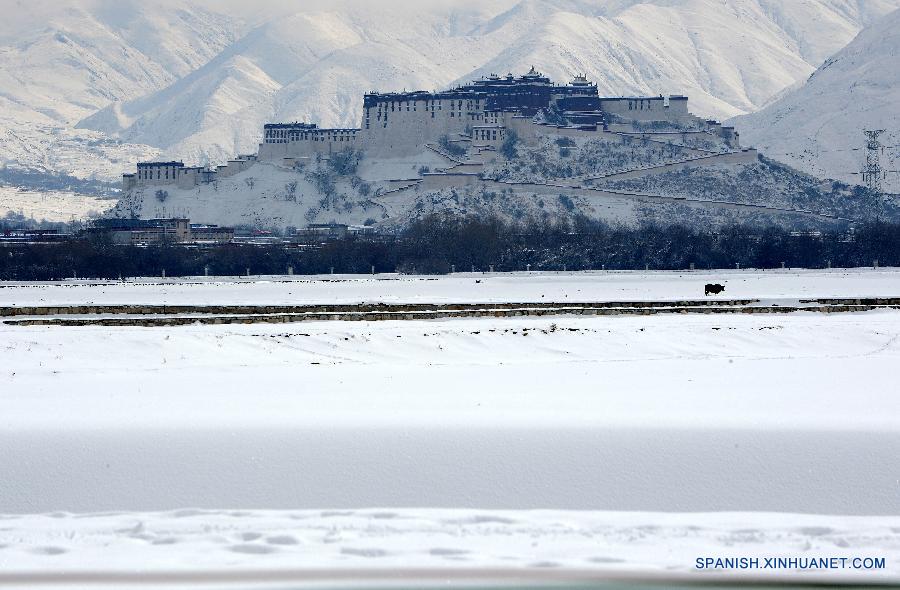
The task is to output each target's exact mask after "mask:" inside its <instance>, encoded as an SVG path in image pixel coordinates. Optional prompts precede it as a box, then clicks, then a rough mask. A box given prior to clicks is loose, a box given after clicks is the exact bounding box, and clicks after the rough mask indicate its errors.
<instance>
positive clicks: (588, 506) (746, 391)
mask: <svg viewBox="0 0 900 590" xmlns="http://www.w3.org/2000/svg"><path fill="white" fill-rule="evenodd" d="M713 278H716V279H721V280H723V281H727V282H726V283H725V284H726V285H727V290H726V295H729V296H731V297H751V298H752V297H759V298H765V299H768V300H772V301H774V300H792V299H797V298H805V297H816V296H851V295H852V296H896V295H897V294H898V293H900V271H897V270H895V269H879V270H853V271H831V272H824V271H823V272H813V271H804V272H799V271H777V272H756V271H741V272H737V271H729V272H720V273H714V274H708V273H699V272H698V273H681V274H678V273H570V274H560V275H556V274H533V275H526V274H522V275H477V276H476V275H461V276H453V277H442V278H437V279H435V278H429V277H408V276H404V277H382V278H379V277H348V276H335V277H330V276H329V277H316V278H300V277H293V279H294V280H292V281H289V282H276V278H275V277H272V278H270V279H268V280H246V279H244V280H233V281H212V280H210V281H203V280H202V279H196V280H194V281H176V280H171V281H167V282H163V283H161V282H151V281H149V280H148V281H144V282H140V283H125V284H105V285H93V286H91V285H87V284H78V283H74V282H72V283H70V282H66V283H63V284H54V285H41V286H37V285H29V286H23V285H18V286H17V285H12V284H9V283H6V284H2V285H0V286H2V287H3V288H0V305H25V304H29V305H33V304H70V303H85V302H95V303H99V302H105V303H134V302H146V303H209V304H212V303H260V304H262V303H300V302H312V301H322V302H338V301H344V302H348V301H445V302H446V301H541V300H545V301H565V300H566V299H568V300H579V301H592V300H593V301H597V300H639V299H683V298H702V286H703V284H704V283H705V282H707V281H708V280H711V279H713ZM476 280H477V281H481V282H480V283H477V282H476ZM898 339H900V312H898V311H889V310H885V311H875V312H866V313H843V314H814V313H794V314H790V315H757V314H753V315H678V316H674V315H670V316H640V317H637V316H627V317H625V316H622V317H577V316H559V317H540V318H528V317H521V318H484V319H471V318H469V319H445V320H431V321H425V320H411V321H381V322H305V323H297V324H277V325H270V324H256V325H223V326H200V325H194V326H185V327H177V328H175V327H171V328H138V327H122V328H108V327H82V328H72V327H50V326H33V327H23V326H13V325H8V324H0V474H2V482H0V514H3V513H6V514H8V515H9V516H0V582H2V579H3V574H4V573H6V572H18V571H60V570H96V569H109V568H112V569H118V570H126V571H127V570H129V569H132V568H135V567H150V568H155V569H156V570H159V571H162V570H183V569H191V570H198V569H210V570H215V569H217V568H226V569H228V568H243V569H248V568H249V569H253V568H262V569H266V568H274V569H278V568H297V569H303V568H308V567H325V568H331V567H334V568H338V569H342V568H351V569H352V568H360V567H375V568H381V567H386V568H397V567H404V566H423V567H463V568H465V567H479V568H480V567H500V568H504V567H534V568H539V569H542V570H543V569H546V568H560V569H573V568H574V569H579V568H580V569H596V570H602V571H613V570H615V571H619V570H629V571H634V570H641V571H647V570H652V571H659V572H666V573H678V572H690V571H692V568H693V566H694V559H695V558H696V557H700V556H705V555H713V556H720V555H722V556H725V555H731V556H734V555H750V556H762V555H765V556H771V555H785V556H804V557H822V556H872V557H886V558H887V563H888V569H887V570H882V571H881V572H870V571H866V572H846V571H844V572H828V574H827V575H832V574H834V575H841V574H848V573H849V574H858V575H860V576H865V578H864V579H867V580H869V579H874V578H873V577H872V576H876V575H887V576H893V577H895V578H896V577H898V576H900V571H898V569H897V564H898V563H900V561H898V558H900V520H898V518H900V516H898V515H900V492H898V488H897V481H898V480H900V462H898V461H897V459H896V457H900V396H898V395H897V388H896V387H895V385H894V383H895V375H896V367H897V366H898V361H900V346H898ZM148 511H150V512H148ZM635 511H638V512H635ZM751 573H753V572H751ZM779 573H781V574H782V575H783V574H784V572H783V571H782V572H779Z"/></svg>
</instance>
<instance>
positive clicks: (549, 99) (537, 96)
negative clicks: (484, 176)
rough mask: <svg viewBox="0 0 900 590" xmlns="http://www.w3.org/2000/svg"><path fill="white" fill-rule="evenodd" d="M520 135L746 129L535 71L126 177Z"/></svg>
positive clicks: (278, 131) (138, 181)
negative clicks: (223, 156) (236, 152)
mask: <svg viewBox="0 0 900 590" xmlns="http://www.w3.org/2000/svg"><path fill="white" fill-rule="evenodd" d="M511 133H515V134H516V136H517V137H518V138H519V139H521V140H522V141H524V142H526V143H530V142H535V141H538V140H539V139H540V138H541V137H542V136H546V135H548V134H551V133H552V134H555V135H568V136H591V135H593V136H596V137H598V138H604V139H609V140H610V141H621V140H622V138H623V136H626V135H630V136H638V137H644V138H648V137H651V136H653V138H654V139H659V140H666V139H667V138H673V137H684V136H686V135H689V134H698V135H699V134H704V135H706V136H707V137H709V136H711V135H712V136H715V137H716V138H717V140H719V141H721V142H724V144H725V145H726V146H727V147H728V148H729V149H731V150H738V149H739V148H740V139H739V136H738V134H737V132H736V131H735V130H734V129H733V128H731V127H723V126H722V125H721V124H720V123H718V122H717V121H709V120H705V119H702V118H700V117H696V116H694V115H692V114H691V113H690V112H689V111H688V99H687V97H685V96H632V97H601V96H600V95H599V94H598V91H597V86H596V85H595V84H593V83H591V82H589V81H588V80H587V79H586V78H585V77H583V76H578V77H576V78H575V79H574V80H572V82H570V83H569V84H566V85H556V84H554V83H553V82H551V81H550V79H549V78H547V77H545V76H543V75H542V74H541V73H539V72H537V71H535V69H534V68H532V69H531V71H529V72H528V73H527V74H525V75H523V76H520V77H515V76H513V75H512V74H509V75H507V76H504V77H501V76H497V75H491V76H489V77H487V78H483V79H481V80H476V81H474V82H472V83H470V84H467V85H464V86H459V87H457V88H453V89H450V90H446V91H443V92H424V91H416V92H401V93H377V92H372V93H368V94H365V95H364V96H363V115H362V120H361V122H360V126H359V127H358V128H353V129H325V128H320V127H318V126H317V125H316V124H313V123H300V122H295V123H268V124H266V125H265V127H264V129H263V143H261V144H260V145H259V151H258V153H257V154H252V155H244V156H238V157H237V158H235V159H234V160H231V161H229V162H228V163H227V164H225V165H222V166H218V167H217V168H215V169H208V168H198V167H187V166H185V165H184V164H183V163H181V162H142V163H139V164H138V166H137V173H131V174H125V175H124V176H123V187H124V189H125V190H126V191H127V190H130V189H132V188H134V187H135V186H141V185H145V184H153V185H158V184H172V185H176V186H178V187H180V188H190V187H192V186H196V185H198V184H201V183H210V182H214V181H215V180H216V179H218V178H225V177H228V176H231V175H234V174H237V173H239V172H241V171H243V170H246V169H247V168H249V167H250V166H253V165H254V164H255V163H256V162H257V161H259V162H269V163H275V164H278V165H284V166H288V167H291V166H293V165H294V163H295V162H297V161H301V160H304V159H309V158H313V157H316V156H317V155H326V156H327V154H330V153H333V152H338V151H342V150H345V149H347V148H352V149H357V150H363V151H365V152H366V153H367V154H371V155H374V156H379V157H391V156H397V157H402V156H408V155H414V154H417V153H421V152H422V151H423V150H425V149H435V144H438V143H439V142H440V140H441V138H446V140H447V141H451V142H453V143H456V144H458V145H460V146H461V147H465V148H467V149H468V148H478V149H487V150H496V149H498V148H499V147H500V146H501V145H502V144H503V142H504V141H506V139H507V137H508V136H509V135H510V134H511Z"/></svg>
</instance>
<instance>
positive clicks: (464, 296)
mask: <svg viewBox="0 0 900 590" xmlns="http://www.w3.org/2000/svg"><path fill="white" fill-rule="evenodd" d="M710 282H712V283H721V284H723V285H725V291H724V292H723V293H722V295H720V296H719V297H720V298H727V299H742V298H765V299H798V298H814V297H874V296H882V297H888V296H895V297H896V296H900V269H892V268H879V269H831V270H818V271H815V270H812V271H811V270H791V269H787V270H763V271H758V270H715V271H706V270H702V271H701V270H698V271H694V272H688V271H684V272H662V271H661V272H643V271H641V272H629V271H589V272H569V273H563V272H559V273H555V272H532V273H524V272H523V273H498V274H482V273H457V274H454V275H449V276H442V277H433V276H415V275H394V274H380V275H372V276H368V275H322V276H290V277H289V276H271V277H246V278H244V277H233V278H216V277H189V278H169V279H160V278H153V277H150V278H147V279H135V280H129V281H128V282H116V281H109V282H100V283H98V282H93V281H77V280H70V281H62V282H56V283H16V282H0V306H10V305H75V304H81V303H96V304H131V303H147V304H184V305H219V304H222V305H227V304H234V305H246V304H255V305H267V304H271V305H276V304H285V305H288V304H303V303H319V302H321V303H374V302H385V303H448V302H464V303H478V302H502V301H513V302H541V301H555V302H565V301H648V300H683V299H698V298H699V299H703V286H704V284H706V283H710Z"/></svg>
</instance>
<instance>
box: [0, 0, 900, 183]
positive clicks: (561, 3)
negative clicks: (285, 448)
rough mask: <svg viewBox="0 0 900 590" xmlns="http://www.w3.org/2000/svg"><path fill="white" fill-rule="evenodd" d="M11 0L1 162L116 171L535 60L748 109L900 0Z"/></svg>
mask: <svg viewBox="0 0 900 590" xmlns="http://www.w3.org/2000/svg"><path fill="white" fill-rule="evenodd" d="M0 6H2V7H3V8H6V9H7V10H5V13H8V14H12V15H15V16H13V17H11V19H10V20H9V21H8V22H4V23H2V24H0V106H2V109H0V112H2V113H3V114H2V115H0V151H2V155H0V163H3V162H5V163H7V164H10V165H23V166H27V167H36V168H43V169H46V170H49V171H53V170H59V171H64V172H67V173H74V174H77V175H84V174H85V173H87V174H88V175H89V174H90V171H91V170H93V171H94V173H95V174H98V175H101V176H103V177H108V176H110V174H109V172H110V171H112V170H115V169H116V168H117V167H119V168H123V169H127V168H130V167H131V166H132V162H130V161H127V160H128V158H132V157H133V156H134V155H135V154H136V153H146V154H147V155H148V156H149V155H156V153H157V152H160V151H161V152H162V154H163V155H164V156H171V157H179V158H183V159H185V160H186V161H190V162H206V161H210V162H216V161H221V160H223V159H225V158H227V157H230V156H232V155H233V154H235V153H239V152H247V151H251V150H252V149H254V148H255V145H256V143H257V142H258V141H259V136H260V127H261V124H262V123H263V122H264V121H266V120H312V121H316V122H319V123H321V124H323V125H341V126H350V125H353V126H355V125H358V124H359V118H360V110H361V97H360V95H361V93H362V92H364V91H367V90H372V89H378V90H391V89H398V90H399V89H403V88H406V89H412V88H425V89H433V88H439V87H444V86H448V85H451V84H454V83H457V82H462V81H466V80H469V79H471V78H473V77H478V76H480V75H483V74H486V73H489V72H499V73H505V72H507V71H513V72H521V71H525V70H527V69H528V68H529V67H531V66H532V65H534V66H536V67H537V68H538V69H539V70H542V71H544V72H545V73H547V74H549V75H550V76H551V77H553V78H554V79H557V80H559V81H567V80H568V79H570V78H571V77H572V76H573V75H574V74H576V73H585V74H587V75H588V76H589V77H590V78H592V79H594V80H596V81H597V82H598V84H599V85H600V88H601V91H602V92H604V93H608V94H613V95H620V94H625V93H637V92H640V93H652V94H658V93H684V94H688V95H689V96H690V97H691V101H692V102H691V104H692V108H693V110H694V111H696V112H698V113H699V114H702V115H708V116H714V117H719V118H724V117H727V116H732V115H738V114H743V113H748V112H752V111H754V110H756V109H758V108H759V107H761V106H763V105H764V104H765V103H766V102H767V101H768V100H770V99H771V98H772V97H773V96H774V95H776V94H777V93H778V92H780V91H782V90H783V89H784V88H786V87H789V86H791V85H793V84H795V83H797V82H798V81H801V80H803V79H805V78H806V77H807V76H809V74H810V73H811V72H813V71H814V70H815V68H816V67H817V66H818V65H820V64H821V63H822V61H824V59H825V58H826V57H827V56H829V55H831V54H833V53H834V52H836V51H838V50H839V49H840V48H842V47H843V46H844V45H845V44H846V43H847V42H849V41H850V40H851V39H852V38H853V37H854V36H855V35H856V34H857V32H858V31H859V30H860V29H861V28H863V27H864V26H866V25H868V24H870V23H872V22H875V21H876V20H878V19H879V18H880V17H882V16H883V15H885V14H887V13H888V12H890V11H891V10H893V9H896V8H898V7H900V0H728V1H727V2H724V1H722V0H605V1H588V0H521V1H517V0H484V1H479V2H474V1H461V2H455V3H453V4H452V5H451V4H449V3H443V2H401V3H392V4H391V6H392V7H393V9H392V10H385V9H384V7H383V6H382V5H379V4H377V3H371V2H364V1H362V0H335V1H333V2H317V3H307V2H304V3H303V4H302V5H298V3H294V2H279V1H277V0H261V2H257V3H254V5H253V6H252V7H250V6H248V5H247V4H246V3H231V4H229V3H223V2H212V1H211V0H183V1H178V2H176V1H175V0H154V1H153V2H146V1H140V0H125V1H123V2H117V1H116V0H74V1H73V2H68V3H66V5H65V6H63V7H60V5H59V3H58V2H56V1H55V0H28V1H27V2H26V0H0ZM76 124H77V128H76V129H73V127H75V126H76ZM48 130H49V131H50V132H51V133H53V134H57V135H62V136H65V137H67V138H68V139H69V143H70V145H83V146H85V151H86V153H87V151H89V150H88V148H89V146H90V145H92V142H93V143H94V144H95V143H96V142H97V141H109V140H110V139H111V140H112V141H111V142H110V144H111V145H112V146H113V147H115V146H116V145H119V146H121V149H118V150H117V149H112V148H110V149H109V150H107V152H109V153H111V154H112V155H110V156H109V159H108V160H105V161H102V162H101V161H97V158H96V157H95V156H96V154H95V156H92V157H90V158H87V157H86V159H85V161H86V162H91V163H90V164H89V165H85V163H84V162H78V158H77V157H74V158H73V157H71V150H70V151H69V153H70V155H69V156H67V157H65V158H62V157H59V156H58V155H56V151H55V150H56V144H55V143H54V142H52V141H51V142H46V141H44V142H43V143H42V142H41V138H42V137H46V135H47V132H48ZM98 134H99V135H98ZM117 142H121V143H117ZM35 144H37V145H42V147H40V148H35V147H34V145H35Z"/></svg>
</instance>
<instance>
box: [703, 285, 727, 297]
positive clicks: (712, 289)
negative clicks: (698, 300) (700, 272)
mask: <svg viewBox="0 0 900 590" xmlns="http://www.w3.org/2000/svg"><path fill="white" fill-rule="evenodd" d="M724 290H725V285H720V284H719V283H707V284H706V287H704V288H703V294H704V295H709V294H710V293H712V294H713V295H718V294H719V293H721V292H722V291H724Z"/></svg>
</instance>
